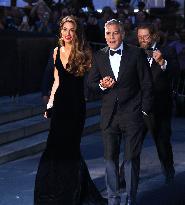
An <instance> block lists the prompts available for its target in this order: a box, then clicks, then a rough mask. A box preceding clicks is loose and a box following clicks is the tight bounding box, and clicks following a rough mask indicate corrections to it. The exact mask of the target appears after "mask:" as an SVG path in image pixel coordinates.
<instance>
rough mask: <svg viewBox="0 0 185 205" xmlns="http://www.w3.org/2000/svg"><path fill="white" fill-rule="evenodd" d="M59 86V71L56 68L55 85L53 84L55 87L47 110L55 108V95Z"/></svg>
mask: <svg viewBox="0 0 185 205" xmlns="http://www.w3.org/2000/svg"><path fill="white" fill-rule="evenodd" d="M58 86H59V77H58V70H57V69H56V68H55V70H54V83H53V86H52V89H51V95H50V97H49V101H48V104H47V109H49V108H51V107H53V101H54V96H55V93H56V90H57V88H58Z"/></svg>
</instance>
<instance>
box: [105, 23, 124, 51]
mask: <svg viewBox="0 0 185 205" xmlns="http://www.w3.org/2000/svg"><path fill="white" fill-rule="evenodd" d="M105 40H106V42H107V45H108V46H109V47H110V48H111V49H117V48H118V47H119V46H120V45H121V43H122V42H123V34H122V33H121V30H120V26H119V25H117V24H110V25H107V26H106V27H105Z"/></svg>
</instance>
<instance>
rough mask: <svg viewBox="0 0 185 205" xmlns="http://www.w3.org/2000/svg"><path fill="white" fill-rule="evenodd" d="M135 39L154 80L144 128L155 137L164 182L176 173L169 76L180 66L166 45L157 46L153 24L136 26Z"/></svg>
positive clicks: (168, 180)
mask: <svg viewBox="0 0 185 205" xmlns="http://www.w3.org/2000/svg"><path fill="white" fill-rule="evenodd" d="M137 37H138V42H139V45H140V47H141V48H143V49H145V51H146V53H147V59H148V62H149V64H150V68H149V69H150V70H151V72H152V77H153V84H154V105H153V113H152V114H151V115H149V116H147V115H144V118H145V123H146V133H147V129H148V130H150V132H151V134H152V136H153V139H154V141H155V144H156V147H157V152H158V156H159V159H160V162H161V167H162V171H163V173H164V175H165V182H166V183H170V182H171V181H172V180H173V178H174V174H175V169H174V163H173V152H172V146H171V142H170V138H171V114H172V76H175V75H176V73H177V72H178V70H179V66H178V61H177V57H176V53H175V52H174V50H173V49H171V48H169V47H167V46H160V45H159V43H158V42H157V41H158V40H159V39H158V38H159V37H158V36H157V32H156V31H155V29H154V27H153V25H149V24H145V25H140V26H138V28H137Z"/></svg>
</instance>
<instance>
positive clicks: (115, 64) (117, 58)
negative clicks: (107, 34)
mask: <svg viewBox="0 0 185 205" xmlns="http://www.w3.org/2000/svg"><path fill="white" fill-rule="evenodd" d="M119 49H121V55H119V54H117V53H115V54H114V55H113V56H111V55H110V50H113V51H117V50H119ZM110 50H109V60H110V65H111V68H112V71H113V73H114V77H115V79H116V80H117V79H118V73H119V67H120V62H121V56H122V53H123V43H122V44H121V45H120V47H118V48H117V49H115V50H114V49H110ZM99 86H100V88H101V89H102V90H106V88H103V87H102V86H101V84H99Z"/></svg>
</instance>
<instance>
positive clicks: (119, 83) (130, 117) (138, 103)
mask: <svg viewBox="0 0 185 205" xmlns="http://www.w3.org/2000/svg"><path fill="white" fill-rule="evenodd" d="M105 76H111V77H112V78H113V79H114V80H115V81H116V83H115V85H114V87H113V88H110V89H106V90H104V91H103V90H102V89H101V88H100V86H99V83H100V79H102V78H103V77H105ZM88 86H89V89H91V90H94V91H96V92H102V94H103V95H102V96H103V99H102V109H101V123H100V126H101V128H102V129H105V128H106V127H107V126H108V125H109V122H110V119H111V117H112V114H113V111H114V107H115V105H116V104H117V106H118V108H119V112H120V113H121V117H122V121H123V122H126V121H140V120H142V111H144V112H146V113H149V112H151V109H152V100H153V99H152V79H151V72H150V69H149V64H148V62H147V58H146V55H145V53H144V51H143V50H142V49H140V48H137V47H135V46H131V45H127V44H124V45H123V54H122V57H121V62H120V67H119V74H118V78H117V80H116V79H115V76H114V74H113V71H112V68H111V65H110V60H109V47H106V48H104V49H101V50H100V51H98V52H97V53H96V54H95V55H94V58H93V62H92V68H91V70H90V72H89V75H88Z"/></svg>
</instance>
